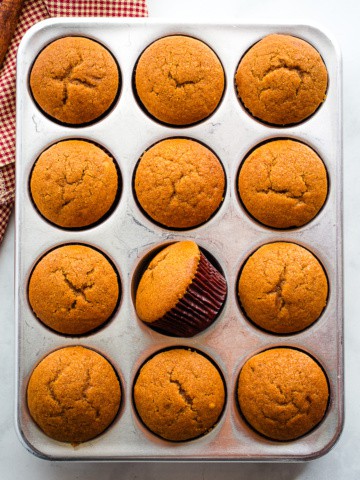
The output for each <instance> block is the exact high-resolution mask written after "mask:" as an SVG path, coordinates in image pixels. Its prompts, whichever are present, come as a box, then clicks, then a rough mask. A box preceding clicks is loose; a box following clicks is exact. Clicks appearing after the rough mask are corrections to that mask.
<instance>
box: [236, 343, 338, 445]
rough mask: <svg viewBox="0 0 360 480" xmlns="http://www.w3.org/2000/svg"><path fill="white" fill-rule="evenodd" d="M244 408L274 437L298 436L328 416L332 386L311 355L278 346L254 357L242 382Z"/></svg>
mask: <svg viewBox="0 0 360 480" xmlns="http://www.w3.org/2000/svg"><path fill="white" fill-rule="evenodd" d="M237 393H238V400H239V406H240V409H241V412H242V413H243V415H244V416H245V418H246V420H247V421H248V422H249V424H250V425H251V426H252V427H253V428H254V429H255V430H257V431H258V432H259V433H261V434H262V435H265V436H266V437H269V438H272V439H274V440H283V441H284V440H285V441H286V440H294V439H296V438H298V437H300V436H302V435H305V434H306V433H308V432H309V431H310V430H312V429H313V428H314V427H315V426H316V425H317V424H318V423H319V422H320V421H321V420H322V419H323V417H324V415H325V412H326V408H327V404H328V399H329V387H328V383H327V380H326V376H325V374H324V372H323V370H322V369H321V367H320V366H319V365H318V364H317V363H316V362H315V361H314V360H313V359H312V358H311V357H309V355H307V354H305V353H303V352H300V351H299V350H294V349H291V348H274V349H271V350H266V351H265V352H262V353H259V354H258V355H255V356H253V357H252V358H250V359H249V360H248V361H247V362H246V363H245V365H244V366H243V367H242V369H241V372H240V376H239V382H238V392H237Z"/></svg>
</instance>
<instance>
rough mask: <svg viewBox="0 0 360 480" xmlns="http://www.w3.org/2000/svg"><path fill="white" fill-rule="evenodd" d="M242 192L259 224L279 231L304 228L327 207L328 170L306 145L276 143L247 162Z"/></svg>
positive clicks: (240, 185)
mask: <svg viewBox="0 0 360 480" xmlns="http://www.w3.org/2000/svg"><path fill="white" fill-rule="evenodd" d="M238 189H239V194H240V197H241V200H242V201H243V203H244V205H245V207H246V209H247V210H248V212H249V213H250V214H251V215H252V216H253V217H255V218H256V220H258V221H259V222H261V223H263V224H264V225H267V226H269V227H275V228H289V227H300V226H302V225H305V224H306V223H308V222H310V220H312V219H313V218H314V217H315V216H316V214H317V213H318V212H319V210H320V209H321V207H322V206H323V205H324V202H325V200H326V196H327V189H328V186H327V175H326V169H325V166H324V164H323V162H322V160H321V159H320V158H319V157H318V155H317V154H316V153H315V152H314V150H312V149H311V148H309V147H308V146H306V145H304V144H303V143H300V142H296V141H293V140H274V141H270V142H267V143H265V144H264V145H261V146H260V147H258V148H256V149H255V150H254V151H253V152H252V153H251V154H250V155H249V156H248V157H247V158H246V159H245V161H244V163H243V165H242V166H241V170H240V175H239V181H238Z"/></svg>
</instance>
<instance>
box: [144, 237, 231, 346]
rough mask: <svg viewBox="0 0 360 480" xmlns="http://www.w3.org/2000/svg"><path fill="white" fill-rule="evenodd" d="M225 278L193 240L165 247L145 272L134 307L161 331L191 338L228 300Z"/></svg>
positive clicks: (145, 319) (149, 323) (152, 325)
mask: <svg viewBox="0 0 360 480" xmlns="http://www.w3.org/2000/svg"><path fill="white" fill-rule="evenodd" d="M226 292H227V286H226V281H225V278H224V277H223V276H222V274H221V273H220V272H219V271H218V270H217V269H216V268H215V267H214V266H213V265H212V264H211V263H210V261H209V260H208V259H207V258H206V257H205V255H204V254H203V253H202V252H201V251H200V249H199V247H198V245H197V244H196V243H195V242H193V241H187V240H186V241H182V242H177V243H173V244H171V245H169V246H167V247H166V248H164V249H162V250H161V251H160V252H159V253H158V254H157V255H156V256H155V257H154V258H153V259H152V260H151V262H150V264H149V266H148V267H147V269H146V270H145V272H144V273H143V275H142V277H141V279H140V282H139V285H138V287H137V291H136V298H135V308H136V312H137V314H138V316H139V318H140V320H142V321H143V322H145V323H146V325H148V326H149V327H151V328H153V329H154V330H157V331H159V332H160V333H164V334H170V335H173V336H175V337H192V336H193V335H196V334H197V333H200V332H202V331H203V330H205V329H206V328H207V327H209V326H210V325H211V324H212V323H213V322H214V320H215V319H216V317H217V315H218V314H219V312H220V309H221V307H222V306H223V304H224V302H225V297H226Z"/></svg>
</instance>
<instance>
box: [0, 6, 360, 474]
mask: <svg viewBox="0 0 360 480" xmlns="http://www.w3.org/2000/svg"><path fill="white" fill-rule="evenodd" d="M148 5H149V12H150V15H151V16H152V17H158V18H160V17H162V18H174V19H176V20H181V19H187V20H190V19H191V20H197V19H201V20H207V19H208V20H214V19H216V20H221V19H224V20H225V19H232V20H233V21H234V22H235V21H239V22H249V23H255V22H268V23H271V22H273V23H277V22H279V21H286V22H289V23H311V24H314V25H318V26H320V27H322V28H323V29H325V30H326V31H329V32H330V33H332V35H333V36H334V37H335V38H336V39H337V40H338V43H339V45H340V48H341V50H342V53H343V65H344V215H345V224H344V238H345V371H346V375H345V394H346V397H345V428H344V431H343V434H342V436H341V438H340V440H339V442H338V443H337V445H336V446H335V447H334V449H333V450H332V451H330V453H328V454H327V455H326V456H324V457H322V458H320V459H318V460H315V461H312V462H309V463H301V464H255V463H252V464H211V465H210V464H177V465H169V464H156V463H147V464H136V463H133V464H131V463H118V464H116V463H115V464H86V463H77V464H66V463H58V462H46V461H43V460H39V459H37V458H35V457H34V456H32V455H31V454H29V453H28V452H27V451H25V449H24V448H23V446H22V445H21V444H20V442H19V440H18V439H17V437H16V433H15V430H14V420H13V419H14V348H15V346H14V302H13V296H14V291H13V281H14V268H13V265H14V218H12V219H11V222H10V226H9V229H8V231H7V233H6V236H5V239H4V242H3V244H2V246H1V247H0V385H1V387H0V479H1V480H17V479H24V478H26V479H28V480H45V479H46V480H51V479H55V480H58V479H59V480H60V479H61V480H67V479H79V480H80V479H86V480H95V479H96V480H98V479H101V480H110V479H118V478H124V479H138V478H146V479H161V478H169V477H171V479H172V480H177V479H179V480H180V479H183V478H187V479H189V480H192V479H197V478H201V479H208V480H212V479H217V478H219V476H222V477H225V478H229V479H235V478H236V479H238V478H246V479H248V480H252V479H256V480H258V479H262V478H267V479H268V480H273V479H274V480H275V479H276V480H285V479H297V480H305V479H309V480H310V479H315V480H318V479H326V480H332V479H342V480H345V479H346V480H347V479H351V480H356V479H359V478H360V459H359V454H358V450H359V444H360V415H359V413H358V406H359V397H360V382H359V374H358V365H359V364H360V352H359V347H358V345H359V338H360V322H359V319H358V318H357V315H358V314H359V309H358V298H357V297H358V288H359V287H358V286H359V285H360V255H359V245H360V209H359V210H358V208H359V204H360V189H359V187H358V179H359V178H360V160H359V158H358V151H359V146H358V144H359V142H358V141H357V135H359V132H360V121H359V117H360V97H359V95H358V82H359V78H360V62H359V60H358V59H359V47H360V42H359V38H358V36H357V35H358V32H357V30H358V19H359V18H360V2H358V1H357V0H343V1H342V2H339V1H337V0H327V1H325V0H318V1H314V0H302V1H301V2H298V1H296V2H295V1H291V0H207V1H206V2H205V1H200V0H198V1H196V0H181V2H180V1H175V0H148Z"/></svg>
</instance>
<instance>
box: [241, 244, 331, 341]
mask: <svg viewBox="0 0 360 480" xmlns="http://www.w3.org/2000/svg"><path fill="white" fill-rule="evenodd" d="M238 293H239V298H240V302H241V305H242V307H243V308H244V310H245V313H246V315H247V316H248V317H249V318H250V320H252V321H253V322H254V323H255V324H256V325H258V326H259V327H261V328H264V329H265V330H268V331H270V332H274V333H295V332H298V331H300V330H303V329H304V328H306V327H308V326H309V325H311V324H312V323H313V322H315V320H317V319H318V318H319V316H320V315H321V313H322V311H323V309H324V308H325V305H326V300H327V295H328V283H327V278H326V275H325V272H324V270H323V268H322V266H321V264H320V263H319V261H318V260H317V259H316V258H315V257H314V255H313V254H312V253H310V252H309V251H308V250H306V249H305V248H303V247H300V246H299V245H296V244H294V243H286V242H277V243H269V244H267V245H263V246H262V247H260V248H259V249H258V250H256V252H255V253H253V254H252V255H251V256H250V258H249V259H248V260H247V261H246V263H245V265H244V267H243V269H242V272H241V275H240V279H239V284H238Z"/></svg>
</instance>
